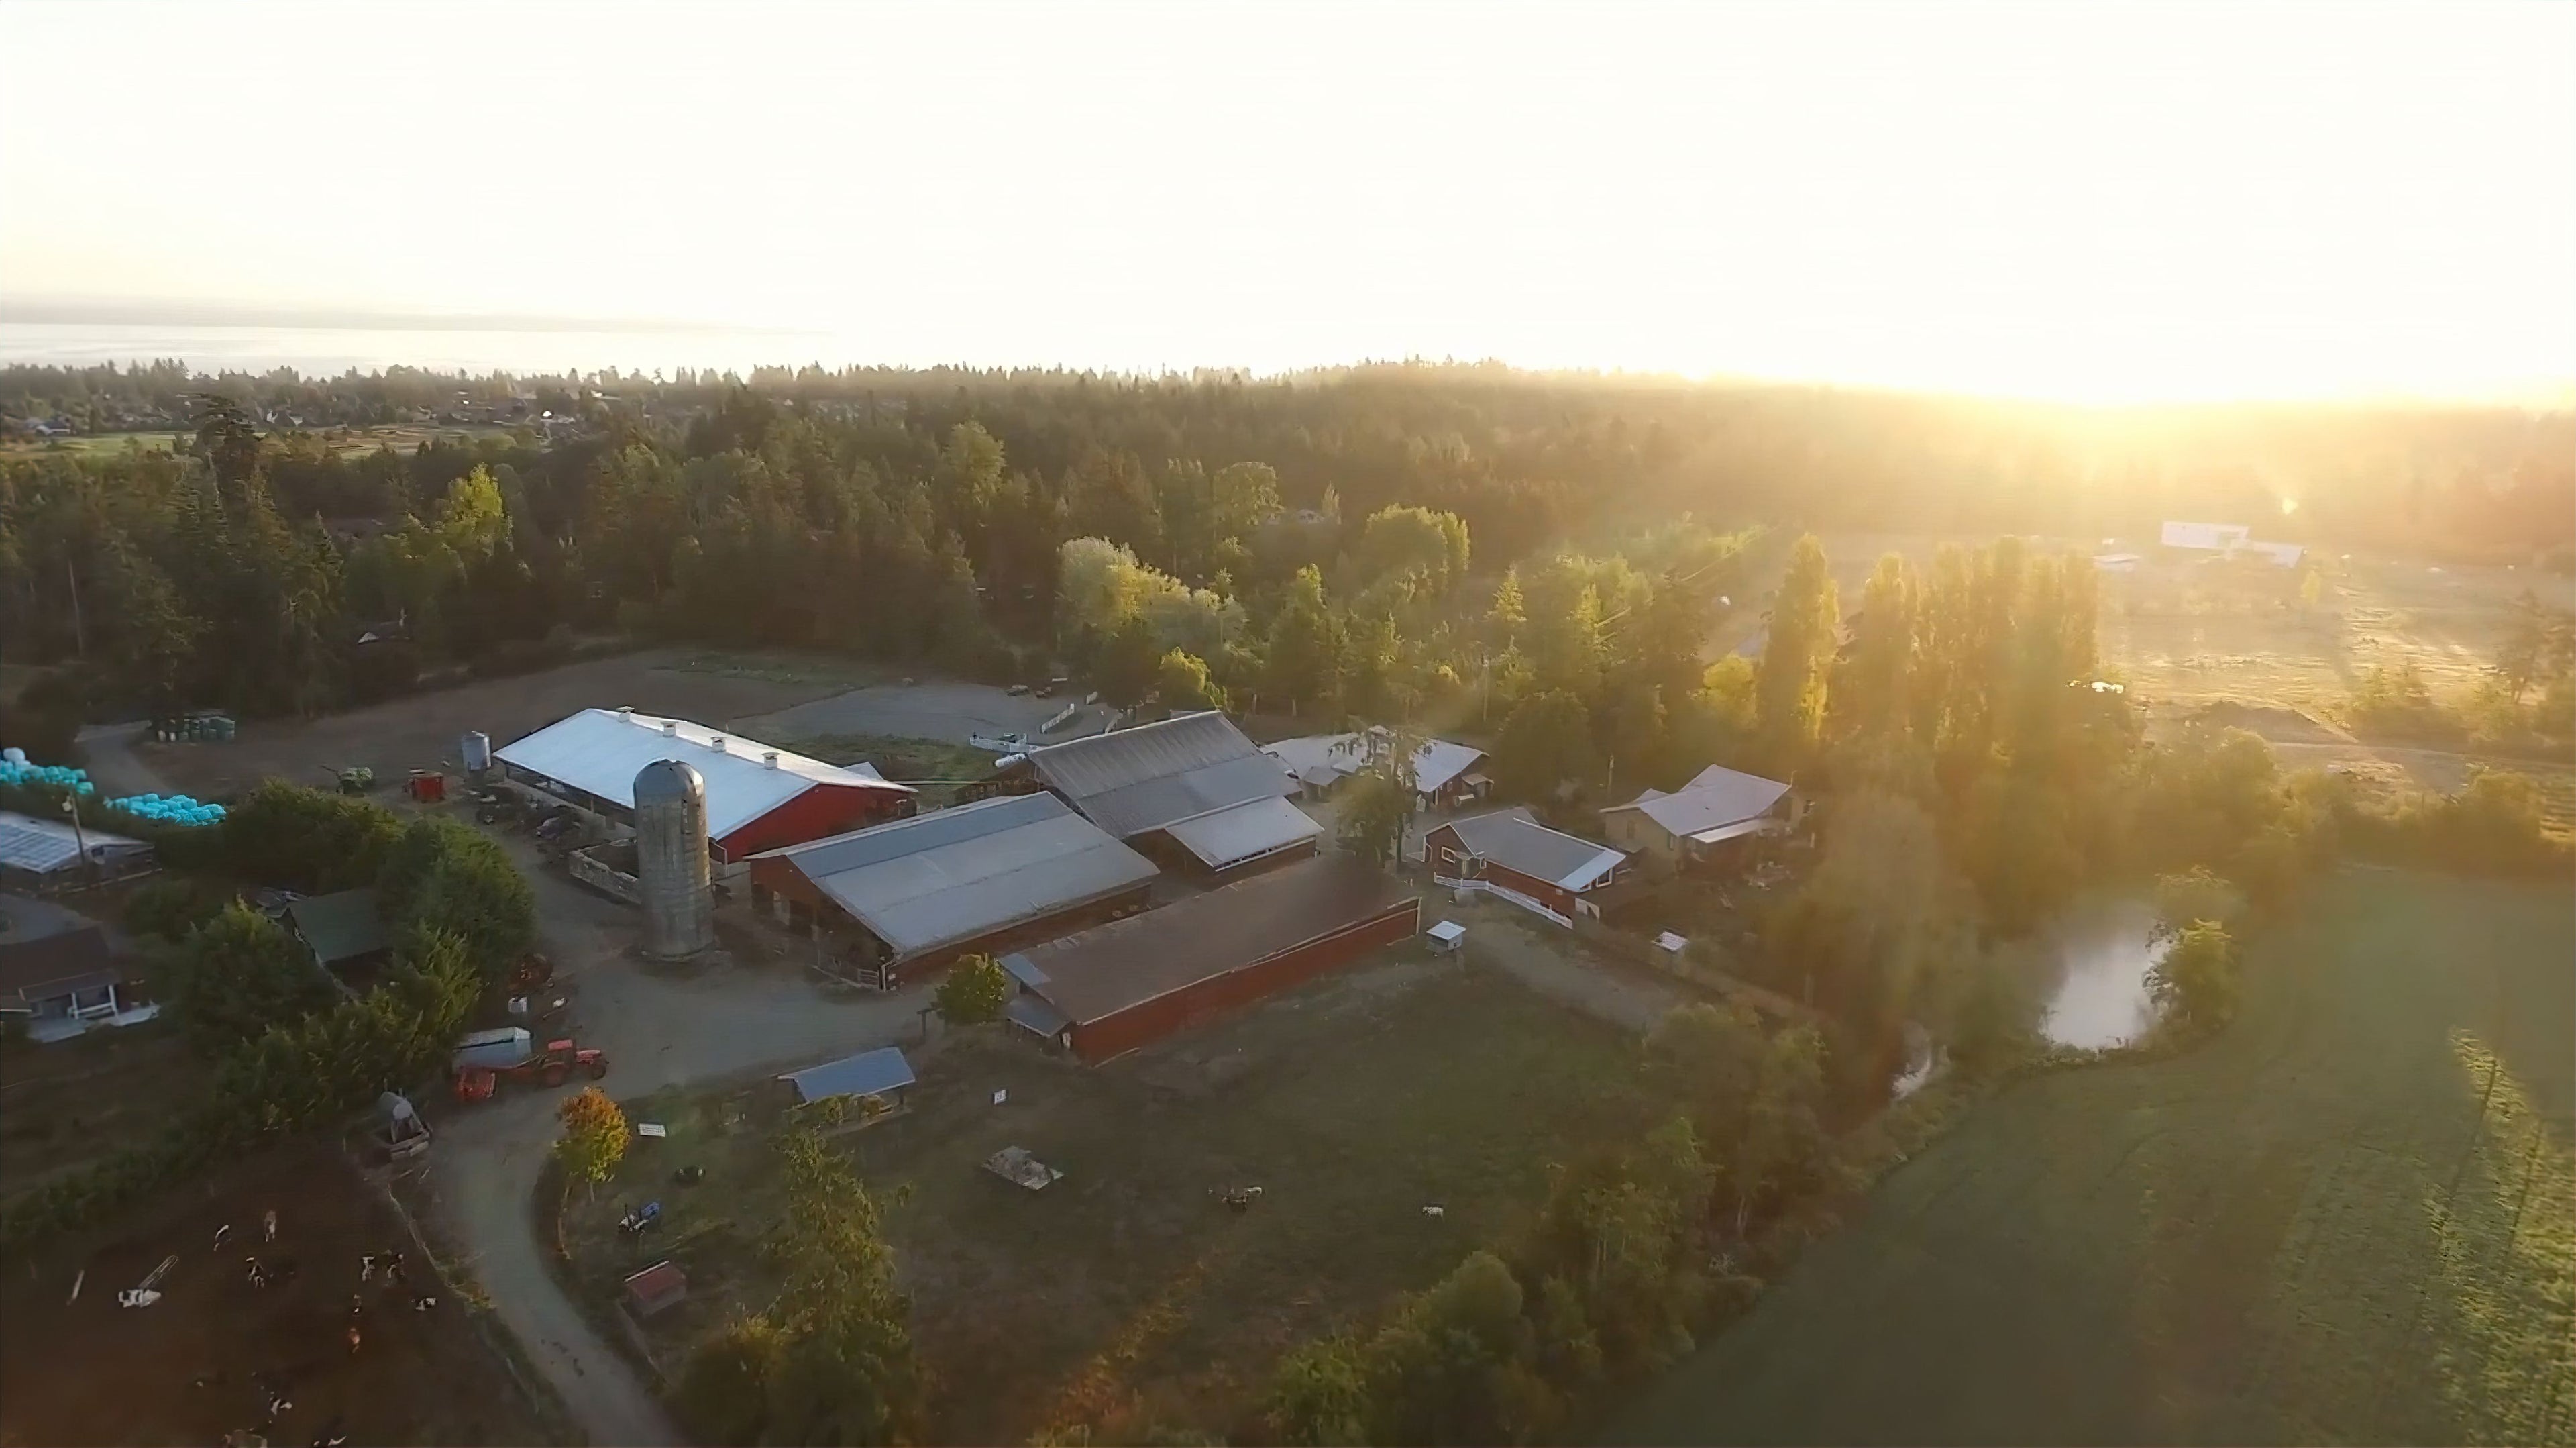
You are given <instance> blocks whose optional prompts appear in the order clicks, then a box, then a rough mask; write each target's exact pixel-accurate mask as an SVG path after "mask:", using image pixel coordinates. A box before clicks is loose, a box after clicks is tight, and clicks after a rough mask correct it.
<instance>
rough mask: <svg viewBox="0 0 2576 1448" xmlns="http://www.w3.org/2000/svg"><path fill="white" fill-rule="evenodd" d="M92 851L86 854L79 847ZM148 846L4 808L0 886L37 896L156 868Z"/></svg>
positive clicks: (0, 826)
mask: <svg viewBox="0 0 2576 1448" xmlns="http://www.w3.org/2000/svg"><path fill="white" fill-rule="evenodd" d="M84 847H86V848H87V849H88V851H89V853H88V855H87V856H83V855H82V853H81V851H82V849H83V848H84ZM154 862H155V856H154V852H153V849H152V847H151V846H150V845H147V844H145V843H144V842H143V841H141V840H134V839H128V838H126V837H125V836H123V835H117V834H109V833H108V832H107V831H105V830H93V829H87V828H81V829H75V828H74V827H73V825H72V822H71V821H70V820H67V819H59V820H56V819H44V818H42V817H40V816H36V815H25V814H19V813H17V812H16V811H14V810H0V885H6V886H7V887H8V888H10V889H12V890H27V891H32V892H34V893H36V894H39V895H44V894H51V893H53V892H54V891H57V890H68V889H70V888H72V887H73V886H76V885H84V884H95V883H97V882H98V881H101V880H114V879H118V878H121V877H123V876H126V875H134V874H140V873H142V872H144V871H146V870H149V869H151V868H153V865H154Z"/></svg>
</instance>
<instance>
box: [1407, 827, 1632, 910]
mask: <svg viewBox="0 0 2576 1448" xmlns="http://www.w3.org/2000/svg"><path fill="white" fill-rule="evenodd" d="M1449 828H1451V829H1453V830H1456V831H1457V832H1458V839H1459V841H1460V843H1462V844H1464V845H1466V847H1467V848H1468V850H1470V851H1471V852H1473V853H1474V854H1475V855H1476V856H1477V858H1479V859H1485V860H1491V861H1493V862H1494V863H1495V864H1498V865H1501V866H1503V867H1504V868H1505V869H1508V870H1516V871H1518V872H1519V873H1521V874H1524V875H1527V876H1529V877H1530V878H1531V879H1533V880H1545V881H1547V882H1548V883H1549V884H1552V885H1555V886H1558V887H1560V888H1562V889H1567V890H1580V889H1583V888H1585V887H1586V886H1588V885H1590V884H1592V883H1593V882H1594V881H1596V880H1598V879H1600V878H1601V877H1602V876H1604V875H1606V874H1609V873H1610V871H1611V870H1613V869H1614V868H1616V867H1617V866H1618V864H1619V862H1620V861H1621V860H1624V859H1626V858H1627V855H1626V854H1625V853H1623V852H1621V851H1618V850H1614V849H1612V848H1610V847H1609V846H1608V845H1602V844H1595V843H1593V842H1592V841H1590V840H1586V839H1580V838H1577V837H1576V836H1573V835H1569V834H1567V833H1565V832H1564V831H1563V830H1552V829H1549V828H1548V827H1547V826H1545V825H1543V824H1540V823H1539V822H1538V820H1537V819H1536V818H1534V817H1533V816H1532V815H1531V814H1530V812H1529V810H1528V809H1527V808H1525V807H1516V808H1513V809H1506V810H1496V811H1495V812H1494V813H1492V814H1481V815H1470V816H1468V817H1467V818H1465V819H1460V820H1451V821H1450V822H1449Z"/></svg>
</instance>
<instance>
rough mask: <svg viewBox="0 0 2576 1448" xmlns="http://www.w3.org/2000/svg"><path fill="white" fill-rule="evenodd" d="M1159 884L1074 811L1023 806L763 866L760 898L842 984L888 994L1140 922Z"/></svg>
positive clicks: (941, 817)
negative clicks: (988, 957) (987, 957)
mask: <svg viewBox="0 0 2576 1448" xmlns="http://www.w3.org/2000/svg"><path fill="white" fill-rule="evenodd" d="M1154 875H1155V871H1154V866H1153V863H1152V862H1151V861H1149V860H1147V859H1146V858H1145V857H1144V856H1142V855H1139V854H1137V853H1136V852H1135V851H1134V850H1131V849H1129V848H1127V847H1126V846H1125V845H1122V844H1120V843H1119V842H1118V841H1116V840H1114V839H1111V838H1110V837H1109V835H1108V834H1107V832H1105V831H1103V830H1102V829H1101V828H1100V827H1099V826H1098V825H1095V824H1093V823H1092V822H1091V821H1089V820H1087V819H1084V818H1083V817H1082V816H1080V815H1078V814H1076V813H1074V812H1073V809H1072V807H1071V806H1069V805H1067V804H1066V803H1065V802H1064V801H1062V800H1060V799H1058V798H1056V797H1055V796H1054V795H1051V794H1025V795H1005V796H1003V797H1001V798H998V799H986V800H978V801H976V802H975V803H973V804H966V805H959V806H958V807H957V808H955V809H944V810H937V811H934V812H932V813H930V814H924V815H915V816H913V817H912V818H910V819H903V820H896V821H893V822H892V823H889V824H882V825H876V826H872V827H870V828H868V829H864V830H859V831H856V832H855V833H851V834H846V835H834V836H832V837H830V838H828V839H821V840H814V841H811V842H809V843H806V844H801V845H790V846H788V847H787V848H785V849H782V850H772V851H769V852H767V853H765V854H760V855H755V856H753V857H752V860H751V893H752V900H753V902H754V904H756V905H758V906H759V907H760V908H762V909H764V910H767V911H770V912H771V913H772V914H773V915H774V916H775V917H776V918H777V920H778V922H779V923H780V924H782V925H785V926H787V927H788V928H789V929H791V930H796V931H799V932H800V933H804V934H808V935H811V936H812V937H813V939H814V942H815V945H814V948H815V951H816V954H817V955H818V957H827V960H826V964H827V965H830V966H834V967H837V969H836V973H842V974H851V975H855V976H857V977H858V978H859V979H860V980H862V981H863V982H865V983H866V984H869V985H873V986H878V987H881V988H891V987H893V986H896V985H899V984H902V983H904V982H905V981H908V980H914V979H918V978H920V977H921V976H923V975H926V974H928V973H929V972H931V971H933V970H935V969H937V968H938V967H940V966H942V965H945V964H947V963H948V962H949V961H952V960H954V959H956V958H957V957H958V956H959V955H963V954H968V953H979V952H980V953H985V954H993V953H998V952H1001V951H1005V950H1010V949H1014V948H1017V947H1019V946H1022V945H1028V944H1032V943H1035V942H1037V941H1043V940H1052V939H1054V938H1056V937H1057V936H1060V935H1066V934H1070V933H1071V932H1073V931H1075V930H1077V929H1080V928H1081V927H1083V926H1084V925H1088V924H1094V923H1097V922H1100V921H1104V920H1111V919H1115V918H1117V917H1119V916H1122V915H1128V914H1132V913H1134V912H1136V911H1138V910H1142V909H1144V908H1145V903H1146V896H1147V893H1148V892H1149V891H1150V889H1151V888H1152V886H1153V882H1154Z"/></svg>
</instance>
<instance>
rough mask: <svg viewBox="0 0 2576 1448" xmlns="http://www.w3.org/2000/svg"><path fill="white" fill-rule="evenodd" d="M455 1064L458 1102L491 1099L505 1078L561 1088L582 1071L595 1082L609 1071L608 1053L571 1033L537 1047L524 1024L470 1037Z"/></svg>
mask: <svg viewBox="0 0 2576 1448" xmlns="http://www.w3.org/2000/svg"><path fill="white" fill-rule="evenodd" d="M451 1065H452V1067H453V1069H454V1072H455V1089H456V1099H457V1100H459V1101H488V1100H490V1099H491V1098H492V1095H493V1093H495V1092H496V1091H498V1090H499V1089H500V1086H501V1082H502V1081H504V1080H510V1081H516V1082H519V1083H521V1084H523V1085H524V1084H528V1083H535V1084H538V1085H542V1086H561V1085H562V1084H563V1083H564V1082H566V1081H568V1080H570V1079H572V1073H573V1072H575V1071H579V1072H581V1073H582V1074H584V1075H586V1076H588V1077H590V1079H592V1080H594V1081H596V1080H598V1079H599V1078H601V1077H603V1076H605V1075H607V1074H608V1053H607V1052H605V1051H601V1050H598V1049H596V1048H593V1047H586V1046H578V1045H575V1044H574V1043H573V1042H572V1040H571V1039H570V1038H569V1037H567V1038H565V1039H563V1040H557V1041H548V1042H547V1043H546V1046H545V1049H544V1050H542V1051H540V1050H534V1049H532V1048H531V1046H530V1037H529V1035H528V1031H527V1028H526V1027H525V1026H503V1027H501V1028H500V1029H499V1030H493V1031H477V1032H475V1033H474V1034H473V1035H470V1036H467V1037H466V1038H465V1040H464V1042H463V1043H462V1044H460V1045H458V1046H457V1048H456V1054H455V1056H454V1057H453V1059H452V1061H451Z"/></svg>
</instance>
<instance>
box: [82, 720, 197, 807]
mask: <svg viewBox="0 0 2576 1448" xmlns="http://www.w3.org/2000/svg"><path fill="white" fill-rule="evenodd" d="M151 727H152V726H151V725H149V724H84V725H82V726H81V731H80V747H81V760H82V762H83V763H84V764H85V765H86V766H87V767H88V769H89V777H90V779H91V780H92V781H93V782H95V783H96V784H97V785H98V792H99V793H100V794H102V795H104V796H106V797H107V798H109V799H121V798H123V797H125V796H127V795H134V794H176V793H178V791H177V790H176V789H173V788H172V787H171V785H170V781H169V780H167V779H165V778H163V777H162V774H161V771H159V770H157V769H154V768H153V767H152V766H151V765H149V764H146V763H144V762H143V761H142V760H141V759H139V758H137V757H136V756H135V753H134V746H135V743H136V742H137V741H139V740H140V739H142V738H143V736H144V734H145V732H146V731H148V730H149V729H150V728H151Z"/></svg>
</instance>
